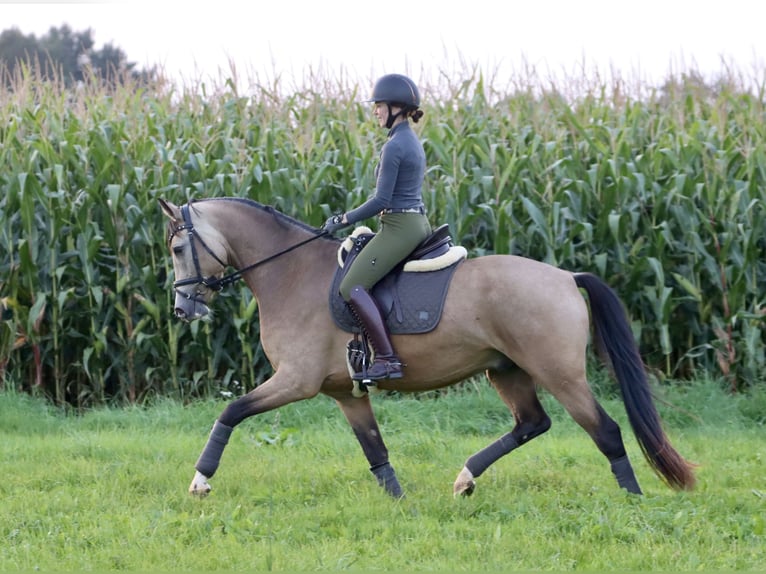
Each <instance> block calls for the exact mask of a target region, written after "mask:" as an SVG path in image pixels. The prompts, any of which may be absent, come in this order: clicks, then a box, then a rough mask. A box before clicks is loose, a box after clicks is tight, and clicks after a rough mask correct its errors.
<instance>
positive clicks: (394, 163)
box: [322, 74, 431, 381]
mask: <svg viewBox="0 0 766 574" xmlns="http://www.w3.org/2000/svg"><path fill="white" fill-rule="evenodd" d="M367 101H368V102H374V104H375V107H374V110H373V114H374V115H375V117H376V118H377V119H378V124H379V126H380V127H381V128H382V127H385V128H386V129H387V130H389V131H388V139H387V140H386V143H385V144H383V147H382V148H381V150H380V160H379V163H378V165H377V167H376V168H375V177H376V183H375V193H374V194H372V195H371V196H370V198H369V199H367V201H365V202H364V203H363V204H362V205H360V206H359V207H357V208H356V209H352V210H351V211H348V212H346V213H344V214H342V215H334V216H332V217H330V218H329V219H328V220H327V221H326V222H325V224H324V226H323V227H322V229H324V230H325V231H327V232H328V233H333V232H334V231H337V230H338V229H341V228H343V227H346V226H348V225H350V224H352V223H356V222H358V221H361V220H363V219H368V218H370V217H373V216H375V215H379V216H380V230H379V231H378V233H377V234H376V235H375V237H373V238H372V240H370V242H369V243H368V244H367V246H366V247H365V248H364V249H363V250H362V251H361V252H360V253H359V255H358V256H357V257H356V259H355V260H354V261H353V263H352V264H351V267H350V268H349V270H348V271H347V273H346V275H345V277H344V279H343V281H342V282H341V284H340V293H341V296H342V297H343V299H344V300H345V301H346V302H347V303H348V305H349V307H350V308H351V310H352V311H353V313H354V315H355V316H356V319H357V321H359V323H360V325H361V327H362V329H363V330H364V331H365V332H366V333H367V337H368V339H369V340H370V344H371V346H372V349H373V351H374V356H375V358H374V362H373V364H372V365H370V367H369V369H367V373H366V377H365V376H363V373H356V374H355V375H354V376H353V378H354V380H362V379H369V380H371V381H377V380H381V379H398V378H401V376H402V364H401V362H400V360H399V357H398V356H397V355H396V353H395V351H394V348H393V345H392V344H391V337H390V335H389V333H388V329H387V328H386V324H385V321H384V319H383V317H382V315H381V312H380V309H379V308H378V306H377V303H376V302H375V299H373V297H372V296H371V295H370V290H371V289H372V287H373V286H374V285H375V284H376V283H377V282H378V281H380V280H381V279H382V278H383V277H384V276H385V275H386V274H387V273H388V272H389V271H391V270H392V269H393V268H394V267H396V265H397V264H398V263H399V262H401V261H402V260H403V259H404V258H405V257H407V255H409V254H410V253H412V251H413V250H414V249H415V247H417V246H418V244H419V243H420V242H421V241H423V240H424V239H425V238H426V237H427V236H428V235H429V234H430V233H431V226H430V224H429V222H428V218H427V217H426V215H425V206H424V204H423V198H422V187H423V179H424V177H425V170H426V156H425V151H424V150H423V144H421V142H420V140H419V139H418V137H417V135H416V134H415V132H414V131H413V130H412V127H411V125H410V122H409V120H410V119H412V121H413V122H415V123H417V122H418V120H420V118H421V117H422V116H423V111H422V110H420V109H419V107H420V93H419V91H418V88H417V86H416V85H415V83H414V82H413V81H412V80H411V79H410V78H408V77H407V76H403V75H401V74H387V75H385V76H382V77H381V78H379V79H378V81H377V82H375V86H374V87H373V90H372V98H370V99H369V100H367Z"/></svg>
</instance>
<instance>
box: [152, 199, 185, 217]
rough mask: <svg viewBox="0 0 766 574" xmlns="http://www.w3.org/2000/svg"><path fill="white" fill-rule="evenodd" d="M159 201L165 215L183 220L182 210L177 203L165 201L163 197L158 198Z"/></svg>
mask: <svg viewBox="0 0 766 574" xmlns="http://www.w3.org/2000/svg"><path fill="white" fill-rule="evenodd" d="M157 201H159V202H160V207H161V208H162V211H163V213H164V214H165V215H167V216H168V217H169V218H170V219H172V220H174V221H181V210H180V209H179V208H178V206H177V205H175V204H173V203H170V202H169V201H165V200H164V199H162V198H161V197H160V198H157Z"/></svg>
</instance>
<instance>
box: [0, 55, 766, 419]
mask: <svg viewBox="0 0 766 574" xmlns="http://www.w3.org/2000/svg"><path fill="white" fill-rule="evenodd" d="M529 82H530V83H528V84H526V85H525V84H523V83H522V82H520V83H519V84H517V85H514V86H510V87H509V88H506V89H502V90H501V89H498V88H497V87H495V86H493V85H492V84H491V82H487V81H486V80H485V78H484V77H482V76H481V75H479V74H477V73H476V71H475V70H473V71H470V70H469V71H468V73H467V74H466V77H465V78H462V79H457V80H455V79H453V81H452V82H451V83H448V84H447V85H446V86H423V90H422V91H423V93H424V96H425V97H424V111H425V116H424V117H423V120H422V122H421V123H419V124H418V125H417V126H416V128H415V129H416V130H417V131H418V133H419V134H420V137H421V138H422V140H423V143H424V147H425V149H426V154H427V158H428V171H427V175H426V183H425V189H424V197H425V201H426V205H427V208H428V212H429V217H430V219H431V222H432V224H433V225H434V226H435V225H438V224H441V223H443V222H447V223H449V224H450V227H451V231H452V235H453V238H454V239H455V241H456V242H458V243H461V244H463V245H464V246H466V247H467V248H468V249H469V253H470V255H471V256H480V255H484V254H488V253H504V254H516V255H523V256H527V257H531V258H534V259H539V260H541V261H545V262H547V263H550V264H552V265H556V266H559V267H562V268H565V269H568V270H572V271H592V272H595V273H597V274H599V275H600V276H602V277H604V278H605V279H606V280H607V281H608V282H609V283H610V284H611V285H613V286H614V287H615V288H616V289H617V290H618V292H619V293H620V295H621V297H622V298H623V300H624V302H625V304H626V307H627V310H628V312H629V313H630V316H631V319H632V325H633V329H634V332H635V335H636V337H637V338H638V340H639V341H640V342H641V346H642V351H643V355H644V357H645V360H646V361H647V364H648V365H649V367H650V368H652V369H653V370H654V371H655V372H656V373H657V374H658V376H660V377H664V378H668V379H684V378H687V377H692V376H697V375H700V374H703V373H704V374H710V375H714V376H720V377H723V378H725V379H726V380H727V381H728V383H729V384H730V386H731V388H732V389H733V390H737V389H739V388H742V387H743V386H747V385H756V384H763V382H764V376H763V373H764V372H766V358H765V357H764V346H765V343H766V325H765V324H764V322H765V321H766V319H765V318H764V308H765V307H766V293H765V291H764V285H766V260H765V259H764V256H763V254H764V252H766V208H765V203H766V192H765V191H764V189H766V143H765V140H766V133H764V132H765V131H766V128H764V125H766V122H764V107H763V99H764V98H763V93H760V92H759V93H754V90H753V89H745V88H743V87H742V86H740V85H739V84H737V83H736V82H735V81H734V80H731V81H730V82H729V83H726V82H720V83H718V84H716V85H715V86H713V87H705V86H700V85H699V83H696V82H690V81H686V79H685V78H684V77H682V78H680V79H678V80H677V81H669V82H668V83H667V84H666V85H665V86H663V87H661V88H657V89H653V90H643V91H642V92H641V93H640V94H639V95H635V96H632V95H630V94H628V93H627V90H626V89H624V86H620V85H619V84H618V85H616V86H611V87H610V86H608V85H605V84H604V83H602V82H600V81H598V80H596V81H594V82H593V83H592V85H585V86H582V85H578V90H577V91H576V93H566V92H565V91H564V90H563V89H561V88H556V87H551V86H547V85H546V84H545V83H543V82H539V81H536V80H535V79H533V78H532V79H530V80H529ZM15 84H16V85H14V86H13V89H12V90H10V91H8V92H4V93H2V94H0V162H1V165H3V167H4V169H3V170H2V171H1V172H0V301H2V304H1V306H0V312H1V313H2V315H1V316H0V381H2V382H3V383H2V384H13V385H14V386H18V387H20V388H23V389H25V390H28V391H30V392H39V393H42V394H45V395H47V396H49V397H50V398H51V399H52V400H54V401H55V402H57V403H59V404H72V405H75V406H78V407H83V406H88V405H92V404H99V403H104V402H116V403H129V402H142V401H145V400H147V399H149V398H151V397H153V396H159V395H162V396H166V395H167V396H174V397H178V398H181V399H183V400H189V399H192V398H194V397H197V396H200V395H208V394H211V393H239V392H244V391H246V390H249V389H251V388H253V387H254V386H256V385H258V384H259V383H260V382H261V381H262V380H264V379H265V378H266V377H268V376H269V374H270V370H271V369H270V365H269V364H268V362H267V360H266V358H265V357H264V356H263V353H262V350H261V348H260V345H259V342H258V338H259V334H260V333H259V326H258V308H257V302H256V300H255V299H254V298H253V297H252V296H251V295H250V293H249V292H248V291H247V290H246V288H245V287H244V286H242V285H235V286H233V287H232V288H230V290H229V291H228V292H226V293H224V294H222V295H221V296H220V297H219V299H218V300H217V301H216V303H215V309H216V313H215V314H214V317H213V320H212V322H211V323H207V324H191V325H186V324H183V323H180V322H178V321H176V320H175V319H174V317H173V316H172V306H173V294H172V281H173V277H172V268H171V267H170V257H169V254H168V253H167V248H166V244H165V241H166V238H165V223H164V220H163V218H162V215H161V214H160V212H159V210H158V208H157V205H156V203H157V198H158V197H167V198H169V199H171V200H173V201H175V202H177V203H181V202H184V201H187V200H190V199H196V198H203V197H211V196H224V195H225V196H230V195H231V196H242V197H250V198H252V199H255V200H257V201H260V202H262V203H265V204H269V205H273V206H274V207H276V208H277V209H280V210H282V211H284V212H285V213H287V214H288V215H291V216H293V217H296V218H298V219H300V220H302V221H305V222H307V223H310V224H313V225H319V224H321V222H322V221H323V220H324V219H325V218H326V217H327V216H328V215H329V214H331V213H334V212H340V211H344V210H347V209H350V208H352V207H354V206H356V205H359V204H360V203H361V202H362V201H364V199H365V198H366V197H367V196H368V195H369V194H370V193H372V192H373V190H374V183H375V182H374V169H375V164H376V162H377V158H378V152H379V149H380V146H381V145H382V143H383V142H384V139H385V133H384V132H382V131H381V130H379V129H378V128H377V127H376V124H375V122H374V121H373V119H372V115H371V108H370V106H368V105H367V104H362V103H360V102H359V100H360V99H361V98H360V97H359V94H360V93H366V92H367V89H368V88H367V87H366V86H360V85H357V84H354V83H352V82H343V81H328V80H327V79H324V78H321V77H311V78H309V85H308V87H307V88H305V89H304V90H302V91H301V90H300V89H296V90H292V91H290V92H288V91H286V90H284V89H283V87H282V86H280V85H278V83H275V84H270V85H258V84H256V85H251V86H249V87H248V89H249V92H248V94H247V95H242V94H241V93H240V91H239V89H238V87H237V85H236V82H234V81H230V82H227V83H226V84H225V85H224V86H221V87H220V88H216V89H215V90H213V92H212V93H209V90H208V89H207V88H205V87H204V86H202V87H200V86H197V89H189V90H181V89H179V88H177V87H174V86H172V85H163V84H158V85H154V86H140V85H136V84H131V83H130V82H126V83H125V85H124V86H122V87H119V88H114V87H107V86H101V85H98V83H96V81H95V80H91V81H90V82H88V83H86V84H85V85H84V86H82V87H81V88H79V89H77V90H73V91H70V90H67V89H65V88H64V87H63V86H61V85H58V84H56V83H45V82H41V81H39V80H37V79H36V78H35V76H34V72H33V71H27V72H26V73H25V74H24V75H21V76H19V77H18V78H17V80H16V82H15ZM370 223H371V224H372V223H373V222H370ZM373 226H374V224H373Z"/></svg>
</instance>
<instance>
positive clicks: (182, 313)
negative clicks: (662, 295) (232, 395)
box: [159, 197, 695, 498]
mask: <svg viewBox="0 0 766 574" xmlns="http://www.w3.org/2000/svg"><path fill="white" fill-rule="evenodd" d="M159 203H160V206H161V209H162V211H163V212H164V214H165V215H166V216H167V217H169V218H170V222H169V223H168V236H167V242H168V246H169V249H170V252H171V254H172V259H173V269H174V274H175V282H174V284H173V286H174V289H175V309H174V311H175V315H176V316H177V317H178V318H180V319H182V320H186V321H191V320H195V319H200V318H204V317H205V316H206V315H208V313H209V311H210V310H209V307H208V304H209V300H210V298H211V295H213V294H214V293H215V292H216V291H218V290H220V289H221V288H222V287H224V286H225V285H228V284H230V283H232V282H233V281H235V280H237V279H242V280H244V281H245V283H246V284H247V286H248V287H249V289H251V290H252V292H253V294H254V296H255V297H256V299H257V301H258V311H259V319H260V331H261V339H262V341H261V342H262V345H263V351H264V353H265V355H266V357H267V358H268V360H269V361H270V363H271V365H272V367H273V370H274V372H273V375H272V376H271V377H270V378H269V379H268V380H266V381H264V382H263V383H261V384H259V385H258V386H256V387H255V388H254V389H253V390H251V391H250V392H248V393H247V394H245V395H243V396H241V397H239V398H237V399H235V400H233V401H232V402H231V403H229V404H228V405H227V406H226V407H225V408H224V409H223V411H222V412H221V414H220V416H219V417H218V419H217V420H216V421H214V424H213V427H212V430H211V431H210V434H209V436H208V440H207V442H206V443H205V446H204V448H203V450H202V452H201V454H200V456H199V459H198V460H197V463H196V465H195V469H196V473H195V474H194V478H193V480H192V482H191V485H190V487H189V492H190V493H192V494H197V495H205V494H207V493H208V492H209V491H210V489H211V486H210V483H209V482H208V481H209V479H210V478H211V477H212V476H213V475H214V474H215V472H216V470H217V469H218V466H219V463H220V460H221V456H222V454H223V451H224V448H225V446H226V444H227V442H228V440H229V437H230V435H231V433H232V430H233V429H234V427H236V426H237V425H238V424H240V423H241V422H242V421H243V420H245V419H247V418H248V417H252V416H254V415H258V414H260V413H264V412H267V411H270V410H272V409H277V408H279V407H281V406H284V405H286V404H289V403H292V402H295V401H300V400H303V399H310V398H312V397H315V396H316V395H317V394H318V393H324V394H325V395H328V396H330V397H332V398H333V399H334V400H335V401H336V402H337V404H338V406H339V407H340V409H341V411H342V412H343V414H344V415H345V417H346V419H347V420H348V422H349V424H350V426H351V428H352V429H353V431H354V433H355V435H356V438H357V440H358V441H359V444H360V445H361V447H362V451H363V452H364V454H365V456H366V458H367V461H368V462H369V464H370V470H371V471H372V473H373V474H374V476H375V477H376V479H377V482H378V484H379V485H380V486H381V487H383V488H384V489H385V491H386V492H387V493H388V494H389V495H391V496H392V497H395V498H399V497H401V496H403V491H402V488H401V486H400V484H399V481H398V478H397V476H396V473H395V471H394V469H393V467H392V466H391V464H390V462H389V456H388V450H387V448H386V445H385V443H384V441H383V436H382V434H381V432H380V429H379V427H378V424H377V421H376V420H375V415H374V412H373V408H372V404H371V400H370V396H369V394H368V393H359V392H353V391H354V387H353V384H352V380H351V374H350V370H349V363H348V355H347V352H348V351H349V347H348V345H349V333H348V332H347V331H346V330H344V329H342V328H341V327H340V326H339V325H338V323H337V321H336V320H334V317H333V313H332V311H331V306H330V305H329V304H328V296H329V295H330V290H331V285H332V284H333V280H334V277H335V274H336V272H337V269H338V250H339V246H340V244H341V241H340V240H339V239H336V238H334V237H332V236H329V235H328V234H327V233H325V232H323V231H321V230H318V229H316V228H314V227H311V226H309V225H307V224H305V223H303V222H300V221H298V220H296V219H294V218H292V217H290V216H288V215H285V214H283V213H281V212H279V211H278V210H276V209H274V208H272V207H270V206H266V205H262V204H260V203H257V202H255V201H251V200H248V199H241V198H233V197H230V198H214V199H213V198H211V199H203V200H199V201H194V202H190V203H188V204H185V205H182V206H180V207H179V206H177V205H174V204H173V203H171V202H169V201H166V200H163V199H160V200H159ZM229 268H233V269H234V271H233V272H230V273H229V274H228V275H226V271H227V270H228V269H229ZM581 290H582V291H581ZM583 291H584V294H585V295H587V300H586V297H585V296H584V294H583ZM589 311H590V313H589ZM591 323H592V325H591ZM591 337H592V345H593V347H594V349H595V351H596V354H597V356H598V357H599V358H600V359H601V360H602V361H604V363H605V364H606V365H607V366H608V368H609V370H610V372H611V373H612V374H613V375H614V378H615V379H616V380H617V382H618V384H619V387H620V390H621V395H622V398H623V402H624V405H625V409H626V411H627V414H628V420H629V421H630V425H631V427H632V429H633V432H634V434H635V436H636V439H637V441H638V444H639V446H640V448H641V451H642V452H643V454H644V456H645V458H646V460H647V461H648V463H649V465H650V466H651V467H652V469H653V470H654V471H655V473H656V474H657V475H658V476H659V477H660V478H661V479H662V480H663V481H664V482H665V483H666V484H667V485H668V486H670V487H672V488H675V489H692V488H693V486H694V482H695V478H694V474H693V466H694V465H693V464H691V463H689V462H688V461H686V460H685V459H684V458H682V456H681V455H680V454H679V453H678V452H677V451H676V450H675V449H674V448H673V446H672V445H671V443H670V441H669V440H668V437H667V436H666V434H665V432H664V431H663V428H662V424H661V420H660V417H659V415H658V413H657V410H656V408H655V405H654V403H653V400H652V397H651V393H650V387H649V384H648V381H647V375H646V371H645V368H644V364H643V361H642V359H641V357H640V354H639V350H638V346H637V344H636V342H635V340H634V338H633V335H632V332H631V330H630V327H629V323H628V319H627V315H626V311H625V308H624V306H623V304H622V301H621V300H620V299H619V297H618V296H617V294H616V293H615V292H614V290H613V289H612V288H611V287H609V286H608V285H607V284H606V283H605V282H604V281H602V280H601V279H600V278H598V277H597V276H595V275H593V274H590V273H573V272H569V271H565V270H562V269H559V268H557V267H555V266H552V265H549V264H546V263H542V262H538V261H535V260H532V259H527V258H524V257H518V256H512V255H485V256H480V257H475V258H467V259H464V260H462V261H460V262H459V263H457V264H456V269H455V270H454V274H453V275H452V276H451V282H450V285H449V289H448V291H447V292H446V295H445V300H444V303H443V308H442V310H441V318H440V320H439V322H438V324H437V325H436V326H435V328H433V329H431V330H430V331H428V332H424V333H420V334H398V335H397V334H395V335H393V342H394V346H395V348H396V349H397V350H398V351H399V354H400V358H401V360H402V363H403V364H405V365H406V366H405V368H404V377H403V378H401V379H396V380H384V381H379V382H378V387H379V390H396V391H400V392H419V391H429V390H433V389H439V388H442V387H446V386H448V385H453V384H455V383H458V382H460V381H463V380H465V379H467V378H469V377H472V376H474V375H478V374H480V373H482V372H484V373H485V374H486V376H487V378H488V379H489V381H490V382H491V384H492V385H493V387H494V388H495V390H496V391H497V393H498V394H499V395H500V398H501V399H502V400H503V401H504V402H505V404H506V405H507V406H508V408H509V409H510V410H511V412H512V413H513V417H514V422H515V424H514V426H513V428H512V429H511V430H510V432H507V433H506V434H504V435H503V436H501V437H500V438H498V439H497V440H495V441H494V442H492V443H491V444H489V445H488V446H487V447H486V448H484V449H482V450H480V451H479V452H477V453H475V454H473V455H472V456H470V457H469V458H468V459H467V461H466V462H465V465H464V467H463V468H462V470H460V472H459V473H458V475H457V479H456V480H455V483H454V486H453V493H454V494H455V495H470V494H471V493H472V492H473V491H474V489H475V486H476V482H475V479H476V478H478V477H479V476H480V475H481V474H482V473H483V472H484V471H485V470H486V469H487V468H488V467H489V466H490V465H491V464H493V463H494V462H495V461H496V460H498V459H499V458H500V457H502V456H504V455H506V454H508V453H510V452H511V451H512V450H514V449H516V448H518V447H520V446H521V445H523V444H526V443H527V442H529V441H531V440H532V439H534V438H535V437H538V436H540V435H541V434H543V433H544V432H546V431H547V430H548V429H549V428H550V426H551V420H550V418H549V417H548V415H547V414H546V412H545V411H544V410H543V407H542V405H541V404H540V401H539V399H538V396H537V387H538V386H539V387H540V388H543V389H545V390H547V391H548V392H549V393H550V394H551V395H552V396H553V397H555V399H556V400H558V401H559V402H560V403H561V404H562V405H563V406H564V408H565V409H566V411H567V412H568V413H569V414H570V415H571V416H572V418H574V420H575V421H576V422H577V423H578V424H579V425H580V426H581V427H582V428H583V429H584V430H585V432H587V433H588V435H590V437H591V439H593V441H594V442H595V443H596V446H597V447H598V449H599V450H600V451H601V452H602V453H603V454H604V455H605V456H606V458H607V460H608V461H609V463H610V468H611V471H612V473H613V475H614V477H615V479H616V480H617V483H618V485H619V486H620V487H622V488H624V489H625V490H627V491H628V492H631V493H635V494H641V488H640V486H639V484H638V481H637V479H636V476H635V473H634V471H633V467H632V466H631V463H630V461H629V459H628V456H627V453H626V450H625V446H624V443H623V439H622V436H621V432H620V428H619V426H618V425H617V423H616V422H615V421H614V420H613V419H612V418H610V417H609V415H608V414H607V413H606V412H605V411H604V409H603V408H602V407H601V405H600V404H599V403H598V402H597V401H596V399H595V398H594V396H593V394H592V392H591V390H590V387H589V386H588V381H587V377H586V352H587V346H588V344H589V341H590V340H591Z"/></svg>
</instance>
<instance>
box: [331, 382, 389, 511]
mask: <svg viewBox="0 0 766 574" xmlns="http://www.w3.org/2000/svg"><path fill="white" fill-rule="evenodd" d="M334 398H335V400H336V401H337V403H338V406H339V407H340V409H341V410H342V411H343V414H344V415H345V416H346V420H348V422H349V424H350V425H351V428H352V429H353V431H354V434H355V435H356V438H357V440H358V441H359V444H360V445H361V446H362V450H363V451H364V455H365V456H366V457H367V461H368V462H369V463H370V471H371V472H372V473H373V474H374V475H375V478H376V479H377V480H378V484H379V485H380V486H382V487H383V488H384V489H385V491H386V492H387V493H388V494H390V495H391V496H393V497H394V498H403V497H404V493H403V492H402V487H401V486H400V485H399V480H398V479H397V478H396V472H395V471H394V467H392V466H391V463H389V462H388V449H387V448H386V445H385V443H384V442H383V437H382V436H381V434H380V429H379V428H378V422H377V421H376V420H375V413H373V411H372V405H371V404H370V398H369V397H368V396H364V397H360V398H354V397H352V396H351V395H349V396H347V397H338V396H335V397H334Z"/></svg>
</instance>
